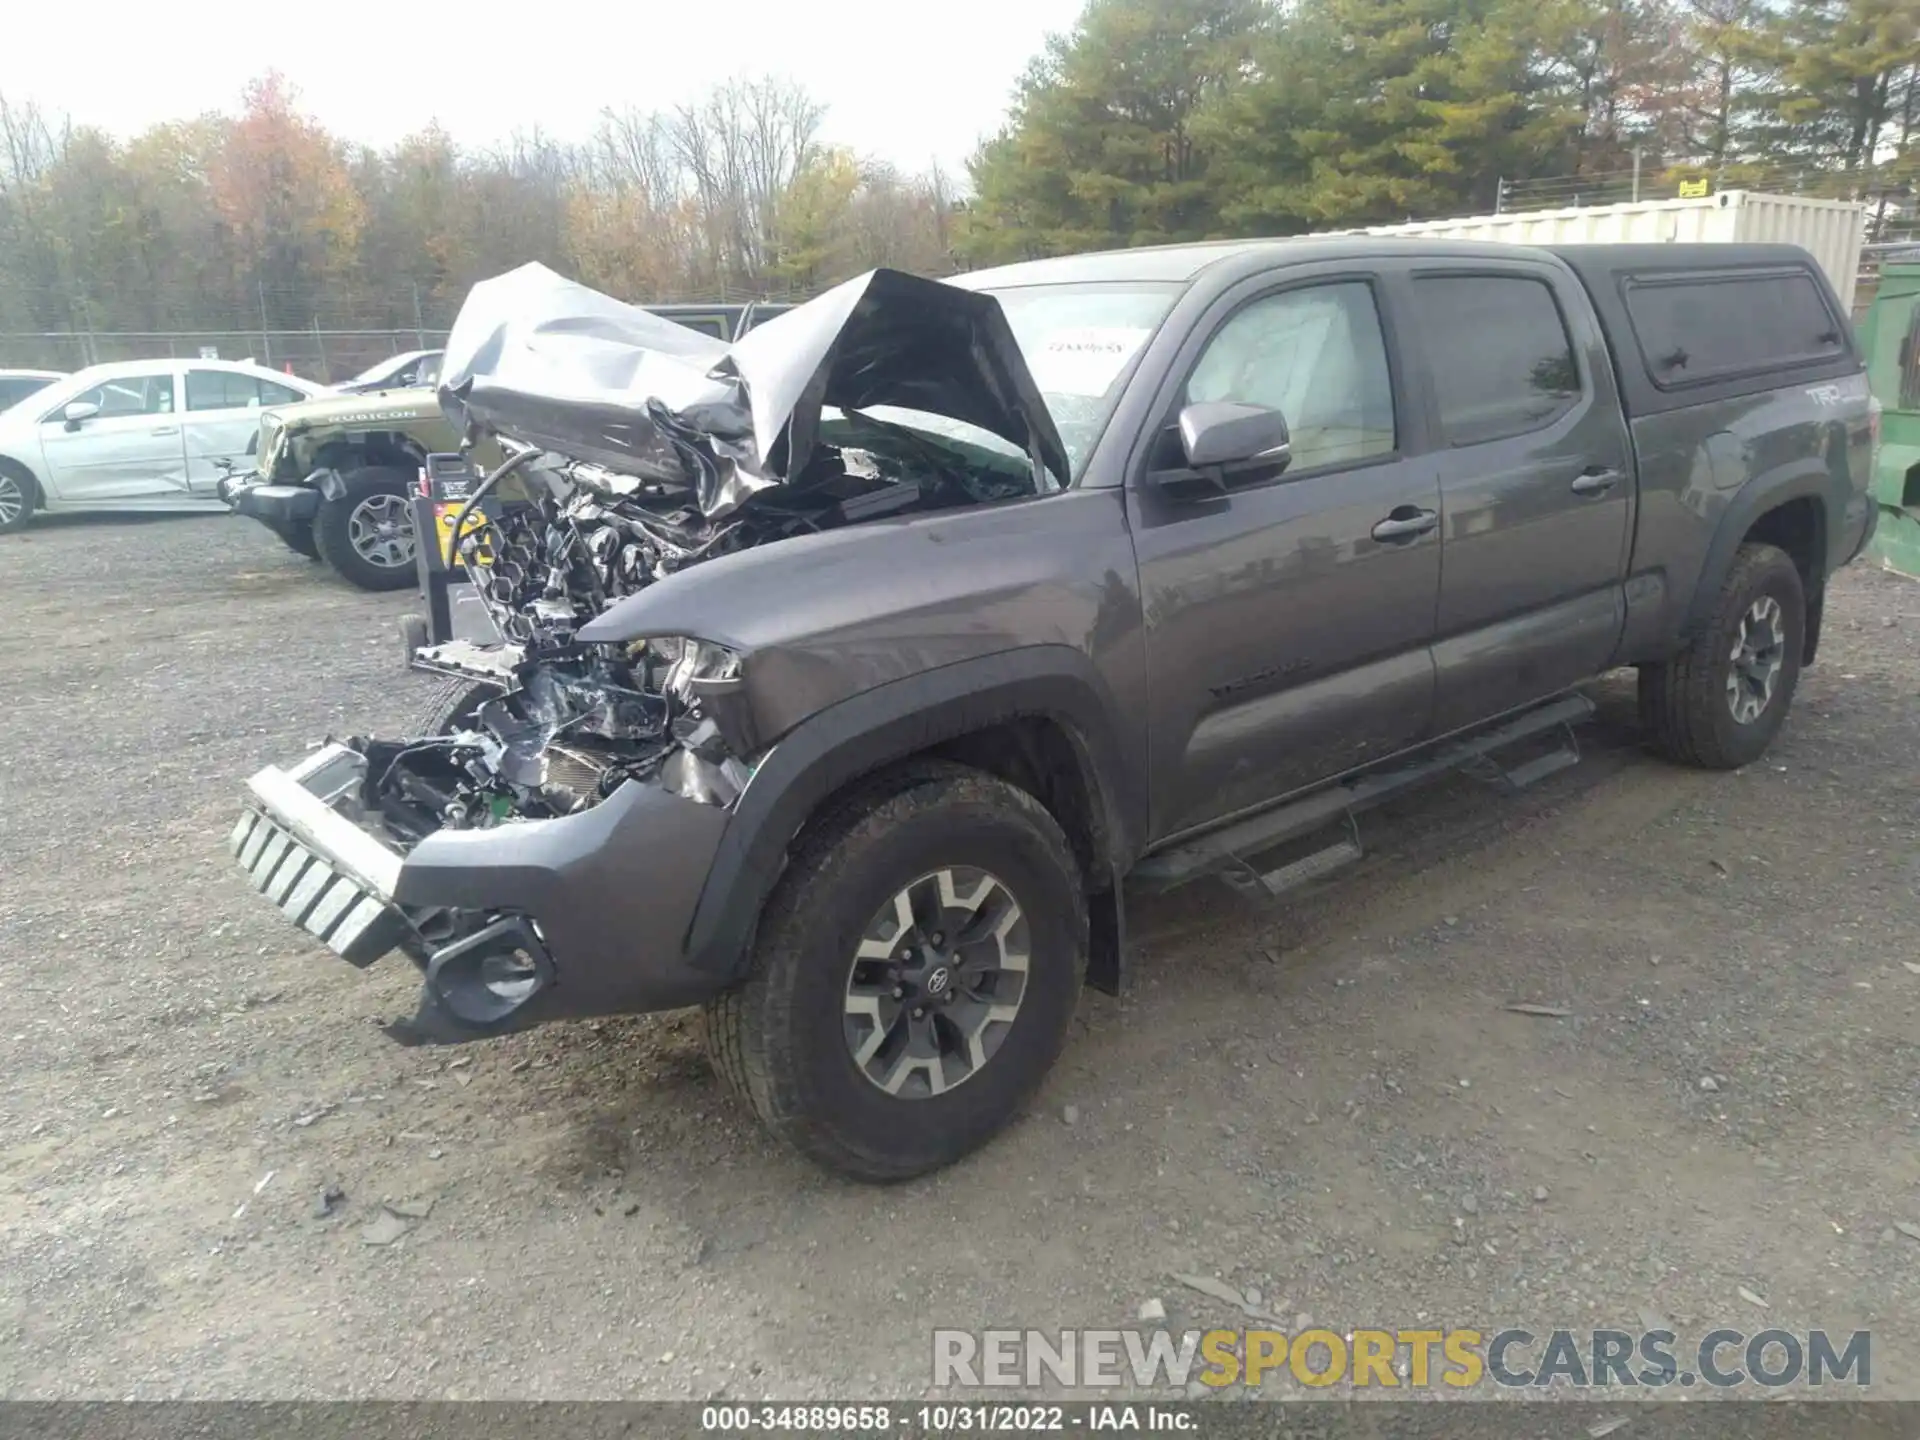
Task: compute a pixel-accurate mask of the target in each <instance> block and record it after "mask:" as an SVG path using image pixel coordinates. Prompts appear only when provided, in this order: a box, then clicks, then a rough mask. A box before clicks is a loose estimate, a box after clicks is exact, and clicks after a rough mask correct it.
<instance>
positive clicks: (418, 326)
mask: <svg viewBox="0 0 1920 1440" xmlns="http://www.w3.org/2000/svg"><path fill="white" fill-rule="evenodd" d="M413 339H414V347H413V348H414V349H416V350H424V349H426V348H427V322H426V318H425V317H424V316H422V315H421V313H420V286H419V284H418V282H416V283H415V284H414V287H413Z"/></svg>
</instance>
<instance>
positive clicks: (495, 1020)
mask: <svg viewBox="0 0 1920 1440" xmlns="http://www.w3.org/2000/svg"><path fill="white" fill-rule="evenodd" d="M440 393H441V401H442V405H443V407H444V409H445V411H446V413H447V415H448V417H449V419H451V420H452V421H453V422H454V423H455V425H456V426H457V427H458V428H459V430H460V432H461V433H462V434H464V435H465V436H466V437H467V438H468V441H469V443H470V444H471V443H474V442H486V441H497V442H498V444H499V445H500V446H501V448H502V450H503V452H504V453H505V454H506V455H507V457H508V458H507V459H506V461H505V463H504V464H502V465H500V466H498V467H496V468H495V469H494V470H493V472H492V473H491V474H490V475H489V476H488V477H487V478H486V480H485V481H484V482H483V483H482V485H481V487H480V491H481V493H480V494H478V495H476V496H475V498H474V504H473V506H472V507H471V508H472V509H473V510H474V511H475V513H476V516H478V515H480V514H484V517H485V518H484V522H483V523H479V524H475V525H468V524H466V523H465V519H466V517H462V520H461V522H458V523H456V527H455V532H454V533H457V534H461V535H463V536H465V537H466V538H465V539H464V540H463V542H462V545H461V552H460V559H461V561H462V563H464V565H465V567H466V569H467V572H468V574H469V576H470V577H471V579H472V581H473V583H474V587H475V590H476V592H477V593H478V595H479V596H480V598H481V600H482V602H483V603H484V604H485V605H486V607H487V610H488V612H489V614H490V616H491V618H492V620H493V623H494V625H495V627H496V628H497V629H498V630H499V632H500V634H501V635H502V637H503V643H502V644H501V645H499V646H497V647H490V648H485V649H480V648H476V647H473V646H471V645H466V644H461V643H456V644H452V645H446V646H441V647H436V648H430V649H428V650H426V651H423V652H422V653H421V656H420V659H421V662H422V663H423V664H425V665H427V666H428V667H429V668H434V669H438V670H440V671H441V672H443V673H445V674H447V675H449V676H454V677H460V678H462V679H464V680H466V681H468V682H470V686H471V688H470V689H469V690H468V691H467V692H466V693H465V695H464V696H463V697H462V698H461V700H460V701H459V703H457V704H456V705H455V706H454V707H453V708H452V710H451V712H450V713H449V715H448V716H447V717H446V722H445V723H444V724H443V725H441V727H440V729H439V733H435V734H427V735H415V736H407V737H403V738H399V739H391V740H389V739H375V738H364V737H355V738H350V739H346V740H334V741H330V742H329V743H327V744H326V745H324V746H322V747H321V748H320V749H318V750H316V751H315V752H313V753H312V754H310V755H308V756H307V757H305V758H304V759H303V760H301V761H299V762H298V763H296V764H294V765H291V766H288V767H284V768H282V767H269V768H268V769H265V770H263V771H261V772H260V773H259V774H257V775H255V776H254V777H253V779H252V780H251V781H249V784H248V796H247V804H246V809H245V812H244V813H243V815H242V816H241V819H240V821H239V824H238V825H237V826H236V827H235V829H234V832H233V835H232V840H231V845H232V849H233V852H234V854H235V855H236V857H237V858H238V860H239V862H240V864H241V866H242V868H243V869H244V870H245V871H246V872H247V874H248V875H249V877H250V878H251V880H252V883H253V885H254V887H255V888H256V889H258V890H259V891H261V892H262V893H263V894H264V895H266V896H267V898H268V899H269V900H271V901H272V902H273V903H275V904H276V905H278V906H279V907H280V908H281V909H282V910H283V911H284V912H285V913H286V915H287V916H288V917H289V918H290V919H292V920H293V921H294V922H295V923H297V924H299V925H300V926H301V927H302V928H303V929H305V930H306V931H307V932H308V933H309V934H311V935H312V936H314V937H315V938H317V939H319V940H321V941H323V942H324V943H326V944H327V945H328V946H329V947H330V948H332V949H333V950H334V951H335V952H336V953H338V954H340V955H341V956H343V957H344V958H346V959H347V960H349V961H351V962H353V963H355V964H358V965H366V964H370V963H372V962H373V961H374V960H376V959H378V958H380V957H381V956H382V955H385V954H387V953H390V952H391V951H393V950H395V949H398V950H400V951H402V952H403V953H405V954H406V955H407V956H408V957H409V958H410V959H411V960H412V961H413V963H414V964H415V965H417V966H418V967H419V969H420V970H421V972H422V975H423V980H424V984H423V987H422V994H421V1002H420V1007H419V1012H418V1014H416V1015H415V1016H414V1017H413V1018H412V1019H411V1020H408V1021H404V1022H401V1023H399V1024H396V1025H394V1026H392V1027H389V1028H390V1032H391V1033H393V1034H394V1035H395V1036H396V1038H399V1039H402V1040H405V1041H408V1042H420V1041H456V1040H466V1039H473V1038H479V1037H481V1036H485V1035H491V1034H497V1033H502V1032H504V1031H508V1030H515V1029H520V1028H524V1027H525V1026H527V1025H530V1024H533V1023H537V1022H539V1021H542V1020H547V1019H553V1018H559V1017H562V1016H571V1015H589V1014H609V1013H623V1012H633V1011H644V1010H655V1009H664V1008H673V1007H677V1006H681V1005H689V1004H694V1003H698V1002H699V1001H701V1000H703V999H706V998H708V997H709V996H710V995H712V994H713V993H716V992H717V991H718V990H720V989H724V988H725V987H726V986H727V985H728V984H730V983H731V982H732V981H733V979H734V978H736V974H737V965H738V962H739V959H740V957H739V956H737V955H731V954H711V953H703V951H702V948H701V946H700V945H699V944H697V943H695V942H694V941H693V940H691V939H690V930H691V928H692V924H693V920H694V915H695V908H696V906H697V904H698V903H699V902H700V900H701V897H702V893H703V889H704V888H705V887H706V886H707V885H709V884H710V883H712V882H711V873H712V871H713V869H714V866H715V862H716V859H717V858H718V857H721V856H722V854H723V851H725V850H726V849H727V847H728V845H729V840H728V828H729V824H730V821H731V819H732V817H733V813H734V810H735V807H736V803H737V802H738V800H739V797H740V796H741V795H742V793H743V792H744V791H745V790H746V789H747V787H748V786H750V785H751V784H752V782H753V777H754V775H755V773H756V770H757V769H758V768H759V766H760V765H761V764H763V763H764V762H765V760H766V759H767V757H768V755H769V753H770V752H771V751H772V750H773V749H774V748H775V747H777V746H778V745H779V743H780V740H781V737H782V734H783V733H784V731H785V729H787V728H789V727H790V724H791V722H792V719H793V717H794V716H795V715H796V714H798V713H800V710H801V707H799V706H798V705H797V704H795V703H792V701H793V697H792V696H790V695H782V693H781V692H780V683H779V681H778V680H777V679H774V678H769V676H767V675H757V674H756V669H755V660H756V657H755V655H754V653H753V652H752V650H751V648H750V647H741V646H735V645H728V644H725V643H717V642H716V641H715V640H712V639H709V638H705V637H703V636H702V635H700V634H699V633H697V632H698V630H699V628H700V627H699V626H698V625H697V624H689V625H682V626H680V627H678V630H677V632H676V633H655V632H653V631H651V630H650V629H649V627H648V626H647V625H645V624H643V623H636V622H634V621H633V620H631V619H629V618H627V616H628V614H629V612H631V611H632V610H633V607H634V605H635V603H636V602H637V600H638V599H639V597H640V596H642V595H643V593H647V592H652V591H654V590H655V589H656V587H670V586H672V585H673V583H674V580H675V577H676V576H677V575H679V574H681V573H682V572H684V571H687V570H689V569H691V568H694V567H705V566H709V565H712V566H715V567H724V565H725V564H726V558H727V557H729V556H733V555H737V554H739V553H740V552H743V551H747V550H755V549H762V548H764V547H767V546H770V545H776V544H779V543H781V542H784V541H787V540H792V539H796V538H799V537H804V536H810V535H817V534H820V533H822V532H825V531H830V530H835V529H840V528H844V527H850V526H861V525H865V524H868V523H870V522H872V521H876V520H880V519H883V518H887V517H906V516H910V515H913V514H920V513H926V512H929V511H938V510H950V509H956V508H965V507H978V506H984V505H993V504H997V503H1001V502H1005V501H1010V500H1018V499H1022V498H1027V497H1031V496H1034V495H1036V494H1041V493H1046V492H1047V491H1049V490H1051V489H1054V488H1057V487H1059V486H1060V485H1063V484H1065V483H1066V481H1067V477H1068V464H1067V459H1066V454H1065V451H1064V448H1063V446H1062V444H1061V441H1060V437H1059V435H1058V434H1057V432H1056V430H1055V428H1054V425H1053V422H1052V420H1051V419H1050V417H1049V415H1048V412H1047V409H1046V406H1045V403H1044V401H1043V400H1042V398H1041V396H1040V393H1039V391H1038V389H1037V388H1036V386H1035V384H1034V381H1033V378H1032V376H1031V375H1030V374H1029V373H1028V370H1027V367H1026V364H1025V362H1024V360H1023V359H1022V357H1021V354H1020V351H1019V348H1018V346H1017V344H1016V342H1015V340H1014V337H1013V334H1012V332H1011V330H1010V328H1009V327H1008V325H1007V322H1006V319H1005V317H1004V315H1003V314H1002V313H1001V311H1000V308H999V304H998V302H997V301H996V300H995V299H993V298H992V297H991V296H986V295H981V294H975V293H971V292H968V291H964V290H960V289H958V288H956V287H952V286H948V285H944V284H941V283H939V282H937V281H929V280H922V279H917V278H915V277H912V276H908V275H904V274H901V273H899V272H893V271H884V270H882V271H875V272H873V273H872V274H870V275H867V276H864V277H861V278H860V279H858V280H854V281H850V282H848V283H847V284H845V285H842V286H840V287H837V288H836V289H835V290H832V291H829V292H828V293H827V294H825V295H823V296H821V297H820V298H819V299H817V300H814V301H811V302H809V303H808V304H806V305H803V306H799V307H797V308H796V309H794V310H792V311H791V312H789V313H787V314H786V315H783V316H781V317H779V318H777V319H775V320H773V321H770V322H768V323H767V324H765V325H763V326H760V327H758V328H756V329H754V330H753V331H751V332H750V333H749V334H748V335H747V336H746V337H744V338H743V339H742V340H740V341H739V342H737V343H735V344H732V345H725V344H721V343H719V342H716V341H713V340H710V339H709V338H707V337H705V336H702V335H699V334H697V333H696V332H693V331H690V330H687V329H685V328H684V327H681V326H678V325H675V324H673V323H672V322H670V321H667V320H663V319H661V318H659V317H657V316H654V315H651V314H649V313H647V312H645V311H642V310H638V309H636V308H634V307H630V306H627V305H624V304H621V303H620V302H618V301H615V300H612V299H610V298H608V297H606V296H602V295H599V294H596V293H595V292H593V291H590V290H587V289H585V288H583V287H580V286H578V285H574V284H572V283H571V282H568V281H565V280H564V279H562V278H561V277H559V276H557V275H554V274H553V273H552V272H550V271H547V270H545V269H544V268H542V267H539V266H526V267H523V268H522V269H520V270H517V271H514V272H512V273H510V274H508V275H506V276H502V277H500V278H499V279H497V280H493V281H489V282H487V283H485V284H482V285H480V286H477V287H476V288H475V290H474V292H473V294H472V296H471V297H470V298H469V300H468V302H467V304H466V306H465V307H464V308H463V309H462V311H461V314H460V316H459V319H458V320H457V321H456V324H455V327H454V330H453V332H452V335H451V337H450V339H449V342H448V348H447V356H446V361H445V365H444V368H443V371H442V380H441V392H440ZM509 477H511V480H512V487H511V488H512V490H513V493H514V494H515V496H516V497H517V498H516V499H515V500H514V501H513V502H512V503H509V504H505V505H499V506H487V507H486V508H485V509H484V510H481V506H482V504H483V502H484V501H485V499H486V496H487V492H488V491H490V490H497V489H500V488H503V487H504V485H505V482H507V480H508V478H509ZM663 593H664V592H663ZM642 632H645V633H642ZM689 632H694V633H689ZM773 668H774V669H775V670H776V671H778V670H780V667H778V666H776V667H773ZM782 673H790V672H782ZM733 848H734V849H736V850H737V849H738V848H739V846H738V845H737V843H736V844H735V845H734V846H733Z"/></svg>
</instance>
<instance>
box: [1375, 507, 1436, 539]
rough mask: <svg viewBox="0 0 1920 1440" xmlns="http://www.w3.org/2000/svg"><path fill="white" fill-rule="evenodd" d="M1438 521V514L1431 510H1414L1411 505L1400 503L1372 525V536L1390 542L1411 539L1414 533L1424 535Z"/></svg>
mask: <svg viewBox="0 0 1920 1440" xmlns="http://www.w3.org/2000/svg"><path fill="white" fill-rule="evenodd" d="M1439 523H1440V516H1439V514H1438V513H1437V512H1436V511H1432V510H1415V509H1414V508H1413V507H1412V506H1411V505H1402V506H1400V507H1399V508H1398V509H1396V510H1395V511H1394V512H1393V513H1392V514H1391V515H1389V516H1387V518H1386V519H1384V520H1382V521H1381V522H1380V523H1379V524H1378V525H1375V526H1374V527H1373V538H1374V539H1376V540H1385V541H1388V542H1392V541H1395V540H1411V539H1413V538H1414V536H1416V535H1424V534H1426V533H1427V532H1428V531H1429V530H1431V529H1433V527H1434V526H1436V525H1438V524H1439Z"/></svg>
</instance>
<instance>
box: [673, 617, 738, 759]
mask: <svg viewBox="0 0 1920 1440" xmlns="http://www.w3.org/2000/svg"><path fill="white" fill-rule="evenodd" d="M646 643H647V649H648V650H649V651H650V652H652V653H653V654H654V655H655V656H656V657H658V658H659V659H660V660H662V661H664V662H666V667H667V668H666V673H665V674H664V675H663V676H662V677H661V679H660V681H659V684H660V690H661V693H662V694H664V695H665V696H666V697H667V698H668V699H670V700H672V701H673V702H674V704H675V705H676V706H677V707H678V708H679V709H680V711H681V712H682V714H683V715H684V716H686V717H688V718H692V719H705V720H711V721H712V722H713V725H714V727H715V729H716V730H717V731H718V732H719V738H720V740H721V741H722V742H724V744H725V745H726V748H727V750H728V751H729V752H730V753H731V754H732V755H733V757H734V758H736V759H740V760H745V759H748V758H749V757H751V756H752V755H754V754H756V753H757V752H758V751H759V750H760V748H761V744H760V736H759V732H758V729H757V727H756V725H755V724H754V718H753V708H752V706H751V704H750V703H749V701H748V699H747V692H746V681H745V680H744V679H743V678H742V675H741V661H740V656H739V655H738V654H737V653H735V652H734V651H732V650H729V649H728V648H727V647H726V646H724V645H716V644H714V643H713V642H712V641H710V640H697V639H694V638H692V637H690V636H681V635H668V636H660V637H655V638H650V639H649V640H648V641H647V642H646Z"/></svg>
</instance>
